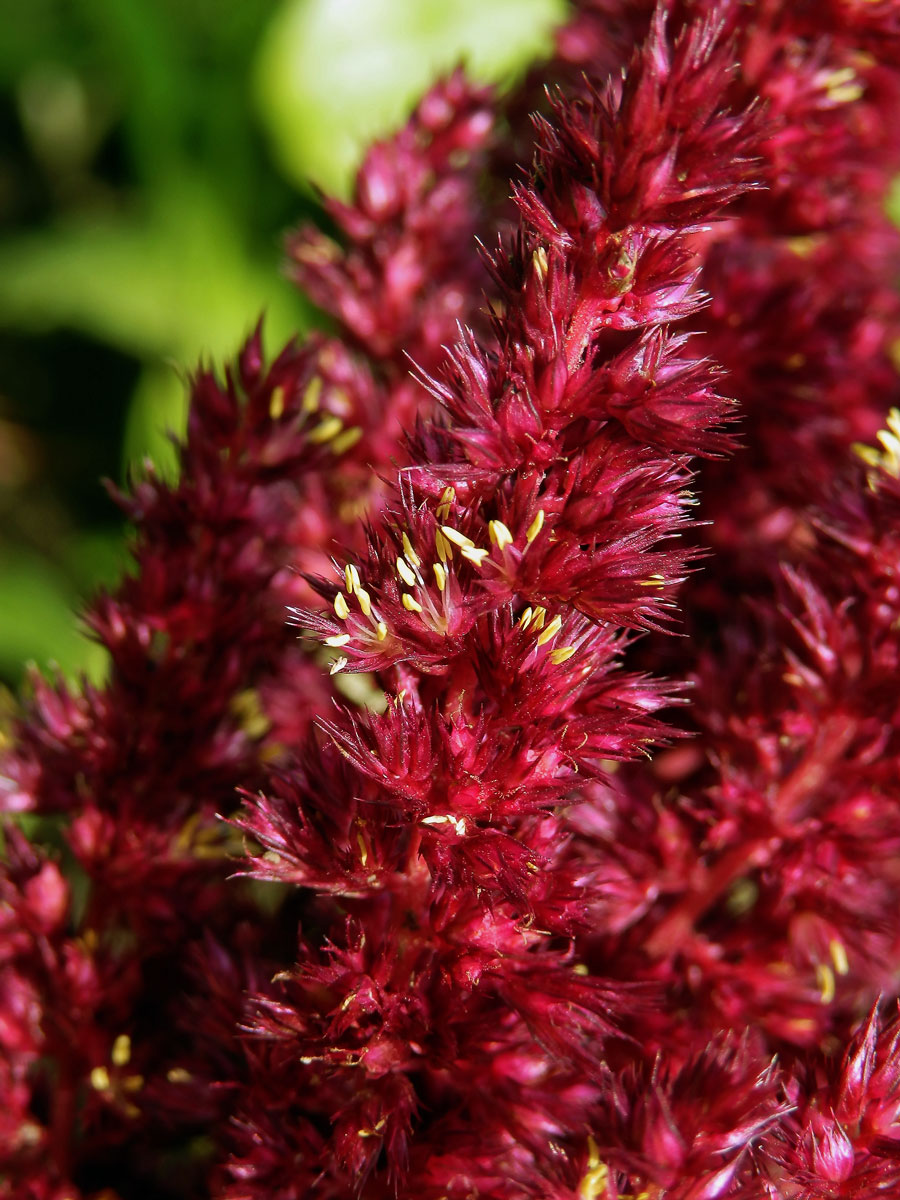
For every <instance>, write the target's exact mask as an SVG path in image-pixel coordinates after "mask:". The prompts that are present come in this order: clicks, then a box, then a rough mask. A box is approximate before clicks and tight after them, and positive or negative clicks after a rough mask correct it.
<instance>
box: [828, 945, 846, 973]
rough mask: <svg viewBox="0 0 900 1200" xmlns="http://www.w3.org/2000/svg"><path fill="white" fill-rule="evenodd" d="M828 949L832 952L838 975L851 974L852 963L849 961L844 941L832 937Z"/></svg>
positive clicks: (832, 959)
mask: <svg viewBox="0 0 900 1200" xmlns="http://www.w3.org/2000/svg"><path fill="white" fill-rule="evenodd" d="M828 949H829V951H830V953H831V961H832V962H833V963H834V969H835V970H836V971H837V973H838V975H847V974H849V971H850V963H849V962H848V961H847V951H846V950H845V949H844V943H843V942H839V941H838V940H837V938H832V939H831V941H830V942H829V943H828Z"/></svg>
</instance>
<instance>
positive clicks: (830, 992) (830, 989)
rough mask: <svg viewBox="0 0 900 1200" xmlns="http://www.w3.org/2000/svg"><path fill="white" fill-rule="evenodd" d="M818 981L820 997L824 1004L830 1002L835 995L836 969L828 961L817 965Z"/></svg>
mask: <svg viewBox="0 0 900 1200" xmlns="http://www.w3.org/2000/svg"><path fill="white" fill-rule="evenodd" d="M816 983H818V985H819V993H820V995H819V998H820V1000H821V1001H822V1003H823V1004H830V1003H831V1002H832V1000H833V999H834V997H835V992H836V990H837V989H836V988H835V983H834V971H832V969H831V967H829V966H828V965H827V964H826V963H818V964H817V965H816Z"/></svg>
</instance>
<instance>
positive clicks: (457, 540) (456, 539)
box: [441, 525, 475, 547]
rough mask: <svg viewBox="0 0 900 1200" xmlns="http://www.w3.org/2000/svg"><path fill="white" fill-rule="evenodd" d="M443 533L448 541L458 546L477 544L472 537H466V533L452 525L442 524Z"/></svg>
mask: <svg viewBox="0 0 900 1200" xmlns="http://www.w3.org/2000/svg"><path fill="white" fill-rule="evenodd" d="M441 533H442V534H443V535H444V537H445V538H446V539H447V541H448V542H453V543H454V545H456V546H460V547H465V546H474V545H475V543H474V542H473V541H472V539H471V538H470V537H466V535H465V534H464V533H460V532H459V530H458V529H454V528H453V526H452V525H442V526H441Z"/></svg>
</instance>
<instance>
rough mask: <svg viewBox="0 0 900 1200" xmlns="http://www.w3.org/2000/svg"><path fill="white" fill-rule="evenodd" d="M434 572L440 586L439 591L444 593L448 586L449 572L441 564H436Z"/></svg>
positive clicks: (433, 568)
mask: <svg viewBox="0 0 900 1200" xmlns="http://www.w3.org/2000/svg"><path fill="white" fill-rule="evenodd" d="M432 570H433V571H434V578H435V580H436V582H437V585H438V591H439V592H442V591H443V590H444V588H445V587H446V586H447V572H446V571H445V570H444V568H443V567H442V566H441V564H440V563H435V564H434V566H433V567H432Z"/></svg>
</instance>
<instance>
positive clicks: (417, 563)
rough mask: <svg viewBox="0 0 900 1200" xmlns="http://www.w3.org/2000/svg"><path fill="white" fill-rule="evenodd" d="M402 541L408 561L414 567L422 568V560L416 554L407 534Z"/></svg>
mask: <svg viewBox="0 0 900 1200" xmlns="http://www.w3.org/2000/svg"><path fill="white" fill-rule="evenodd" d="M401 541H402V542H403V553H404V554H405V555H406V557H407V559H408V561H409V562H411V563H412V565H413V566H414V567H421V565H422V560H421V558H419V556H418V554H416V552H415V550H413V547H412V542H411V541H410V540H409V538H408V537H407V536H406V534H405V533H404V534H403V535H402V537H401Z"/></svg>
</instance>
